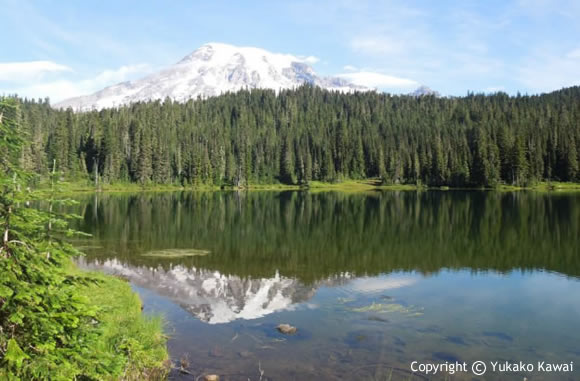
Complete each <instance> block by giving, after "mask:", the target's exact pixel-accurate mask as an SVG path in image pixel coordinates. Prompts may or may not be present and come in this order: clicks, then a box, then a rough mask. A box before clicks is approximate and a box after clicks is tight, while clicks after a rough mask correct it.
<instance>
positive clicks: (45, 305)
mask: <svg viewBox="0 0 580 381" xmlns="http://www.w3.org/2000/svg"><path fill="white" fill-rule="evenodd" d="M0 116H1V117H0V121H1V123H0V147H1V148H2V150H1V151H0V233H1V242H0V274H2V277H0V379H24V380H48V379H50V380H70V379H77V378H84V379H95V380H97V379H99V380H100V379H103V378H107V377H115V376H119V375H121V374H122V372H123V371H124V369H123V368H124V367H125V365H126V364H127V363H128V362H129V351H130V349H131V348H132V347H133V346H134V344H132V345H125V346H118V347H114V348H115V349H114V350H113V349H111V350H108V351H106V352H101V351H97V350H95V348H96V347H98V346H99V343H100V342H102V341H103V340H105V336H104V335H103V330H104V326H103V321H102V320H101V319H102V318H103V316H105V315H106V314H105V313H104V312H103V310H102V308H101V306H99V305H97V304H94V303H92V302H91V300H90V299H89V295H88V294H86V293H83V292H82V290H83V289H85V288H87V287H90V286H91V285H94V284H96V283H99V282H101V281H100V280H98V279H97V278H96V277H95V276H92V275H87V274H83V273H73V272H71V271H70V269H69V268H70V258H71V257H72V256H75V255H78V254H79V252H78V251H77V250H76V249H74V248H73V247H72V246H71V245H70V244H68V243H67V242H66V241H65V239H66V238H68V237H72V236H73V235H77V234H80V233H78V232H76V231H74V230H72V229H70V228H69V226H68V224H67V222H66V221H67V220H69V219H71V218H74V217H75V216H74V215H70V214H64V213H60V212H57V211H58V210H62V209H63V207H66V206H69V205H71V204H72V202H71V201H69V200H56V199H55V192H56V189H55V187H54V186H53V187H52V193H51V194H50V195H49V197H48V199H46V198H43V199H40V197H39V196H38V195H36V194H34V193H33V192H31V191H29V189H28V188H27V185H28V183H29V182H30V181H31V179H32V178H33V177H32V176H31V175H29V174H28V173H26V172H25V171H23V170H21V169H20V167H19V160H20V158H21V156H20V155H21V153H22V146H23V140H22V138H21V137H20V131H19V122H20V112H19V107H18V104H17V102H16V101H15V100H11V99H7V100H1V101H0ZM63 158H64V157H63ZM69 168H71V167H70V166H69ZM50 176H51V182H52V183H53V184H55V183H56V178H57V177H58V176H59V174H58V173H56V172H55V171H54V167H53V171H52V172H51V174H50ZM31 203H33V204H34V205H35V206H36V205H39V206H40V207H31V206H30V205H31ZM45 210H46V211H45ZM108 302H109V303H110V302H111V300H109V301H108ZM137 308H139V305H137ZM129 338H131V336H129ZM138 352H139V351H138ZM129 363H130V362H129Z"/></svg>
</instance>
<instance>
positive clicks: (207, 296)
mask: <svg viewBox="0 0 580 381" xmlns="http://www.w3.org/2000/svg"><path fill="white" fill-rule="evenodd" d="M82 266H83V267H87V268H90V269H96V270H101V271H105V272H107V273H112V274H117V275H122V276H124V277H127V278H128V279H129V280H130V281H131V282H132V283H134V284H136V285H137V286H140V287H145V288H148V289H153V290H154V291H155V292H156V293H158V294H159V295H162V296H165V297H168V298H170V299H171V300H173V301H175V302H176V303H178V304H180V305H181V306H182V307H183V308H184V309H186V310H187V311H189V312H190V313H192V314H193V315H195V316H196V317H198V318H199V319H200V320H202V321H204V322H207V323H209V324H218V323H228V322H231V321H233V320H236V319H256V318H260V317H262V316H265V315H268V314H271V313H273V312H276V311H281V310H285V309H290V308H292V306H293V305H294V304H296V303H300V302H304V301H307V300H308V299H310V298H311V297H312V296H313V295H314V293H315V291H316V288H314V287H306V286H304V285H303V284H301V283H300V282H299V281H298V280H296V279H291V278H286V277H282V276H280V275H279V274H278V273H276V275H275V276H274V277H272V278H259V279H242V278H240V277H238V276H234V275H223V274H220V273H219V272H217V271H208V270H202V269H196V268H192V269H187V268H186V267H184V266H175V267H173V268H171V269H167V270H164V269H162V268H160V267H159V268H154V267H150V268H147V267H133V266H129V265H125V264H123V263H121V262H120V261H118V260H116V259H112V260H106V261H104V262H101V263H99V262H92V263H82Z"/></svg>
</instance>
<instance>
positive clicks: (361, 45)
mask: <svg viewBox="0 0 580 381" xmlns="http://www.w3.org/2000/svg"><path fill="white" fill-rule="evenodd" d="M350 45H351V48H352V49H353V50H354V51H356V52H360V53H366V54H371V55H391V54H401V52H402V51H403V45H402V44H401V43H400V42H397V41H396V40H394V39H391V38H388V37H387V36H381V37H380V38H379V37H356V38H354V39H352V40H351V42H350Z"/></svg>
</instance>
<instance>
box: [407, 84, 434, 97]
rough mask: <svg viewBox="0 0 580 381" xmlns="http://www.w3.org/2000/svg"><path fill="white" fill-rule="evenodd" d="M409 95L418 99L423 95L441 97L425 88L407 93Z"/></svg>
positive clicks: (420, 87) (421, 87)
mask: <svg viewBox="0 0 580 381" xmlns="http://www.w3.org/2000/svg"><path fill="white" fill-rule="evenodd" d="M409 95H411V96H413V97H420V96H423V95H434V96H436V97H439V96H441V94H439V92H438V91H435V90H433V89H431V88H430V87H427V86H419V87H418V88H417V89H416V90H415V91H413V92H412V93H409Z"/></svg>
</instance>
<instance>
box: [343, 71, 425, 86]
mask: <svg viewBox="0 0 580 381" xmlns="http://www.w3.org/2000/svg"><path fill="white" fill-rule="evenodd" d="M337 77H340V78H345V79H348V80H349V81H351V82H352V83H354V84H355V85H360V86H366V87H371V88H378V89H410V88H414V87H417V86H419V82H417V81H414V80H412V79H407V78H400V77H395V76H392V75H387V74H381V73H375V72H370V71H358V72H351V73H343V74H338V75H337Z"/></svg>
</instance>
